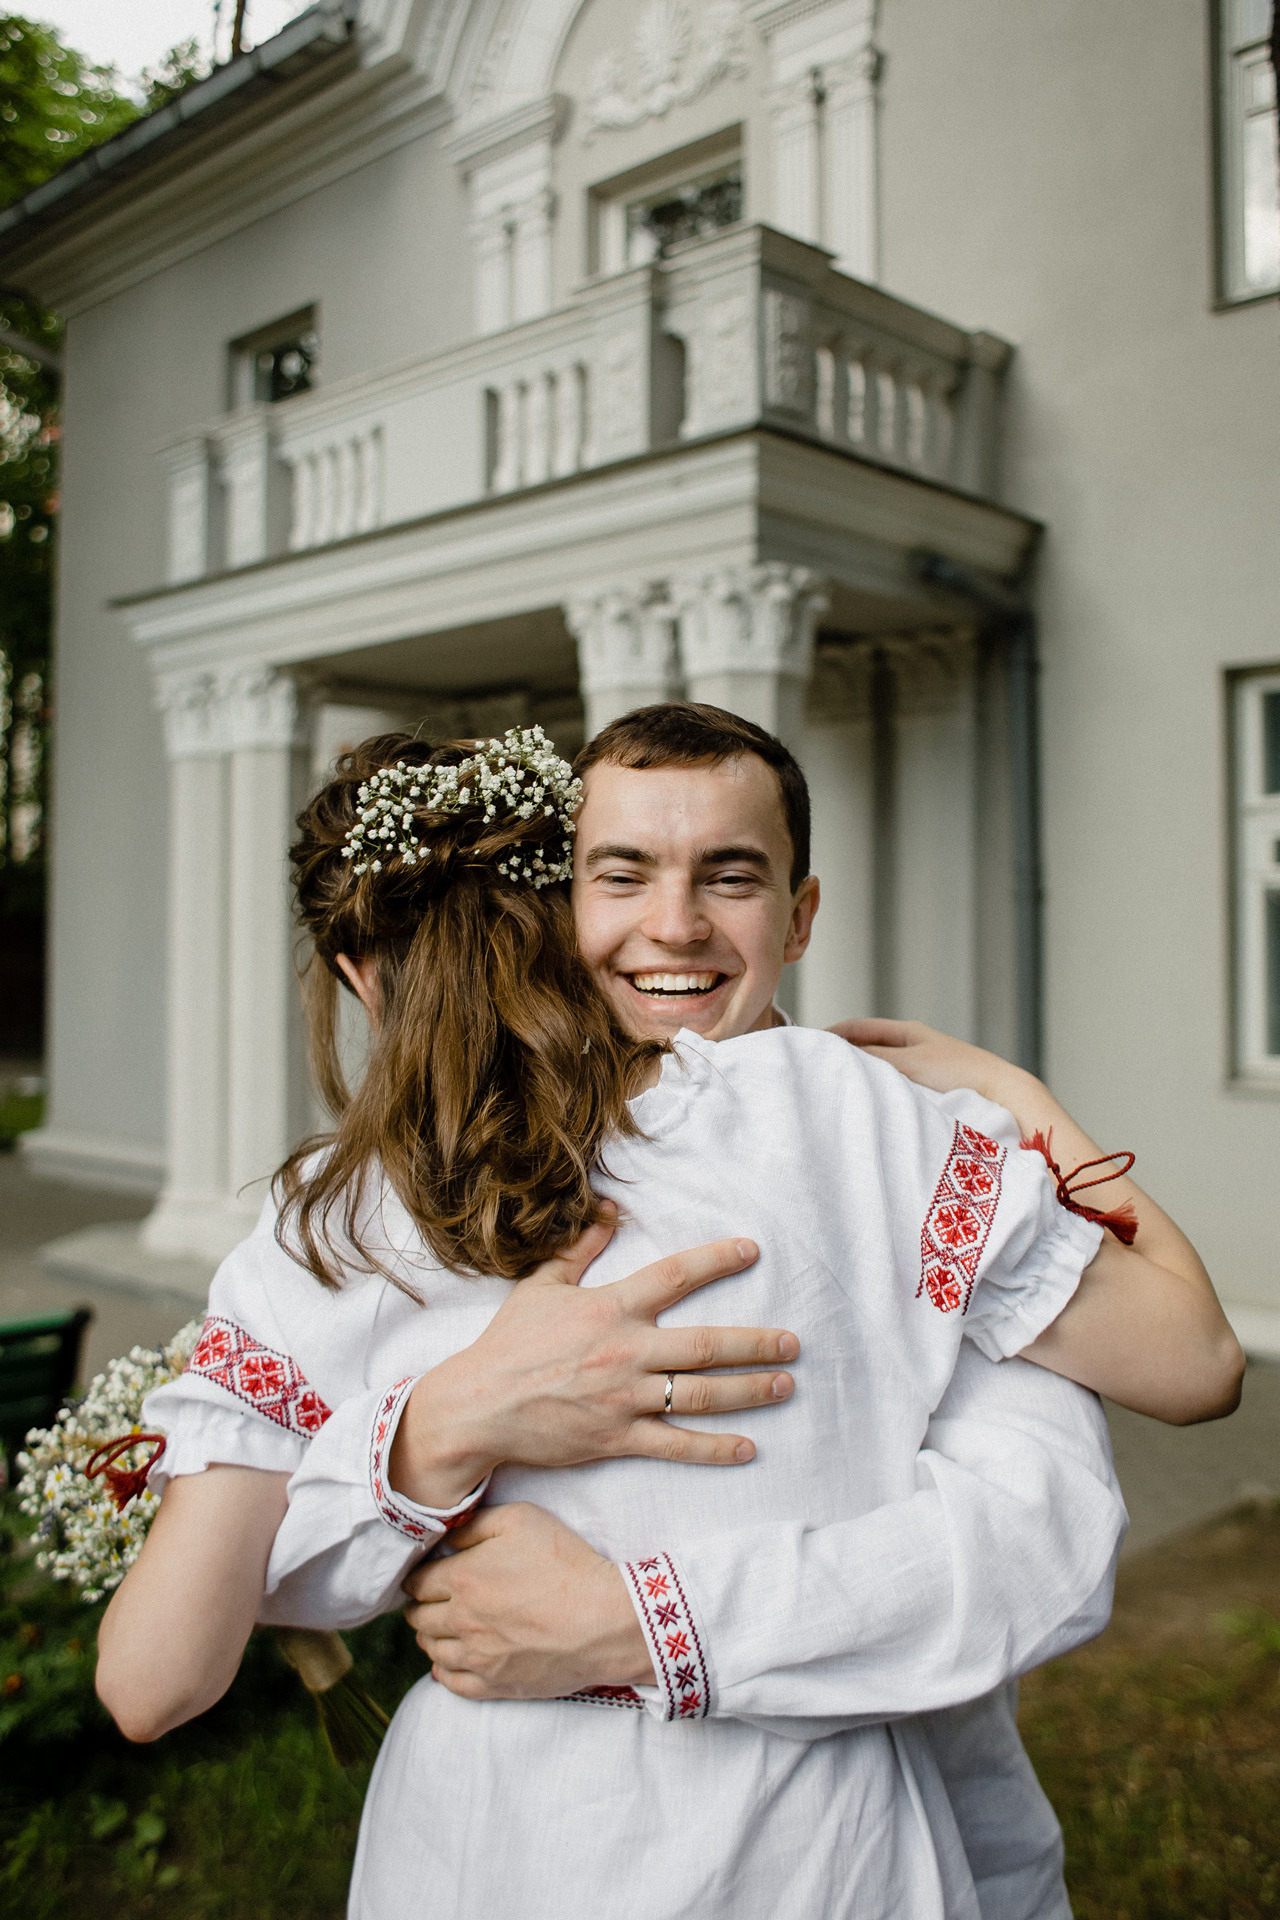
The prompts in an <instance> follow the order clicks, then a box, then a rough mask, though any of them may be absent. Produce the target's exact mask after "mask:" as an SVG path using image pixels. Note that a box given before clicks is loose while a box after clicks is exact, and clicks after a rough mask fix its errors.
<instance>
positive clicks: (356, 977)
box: [334, 953, 378, 1027]
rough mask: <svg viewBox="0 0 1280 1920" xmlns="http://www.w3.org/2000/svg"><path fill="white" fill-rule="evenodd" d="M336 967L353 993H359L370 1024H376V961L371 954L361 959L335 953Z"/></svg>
mask: <svg viewBox="0 0 1280 1920" xmlns="http://www.w3.org/2000/svg"><path fill="white" fill-rule="evenodd" d="M334 957H335V959H336V960H337V962H338V967H339V969H340V971H341V973H342V975H343V978H344V979H345V980H346V983H347V985H348V986H349V987H350V988H351V990H352V992H353V993H356V994H358V995H359V997H360V999H361V1001H362V1002H363V1003H364V1010H365V1012H366V1013H367V1014H368V1016H369V1021H370V1024H371V1025H372V1026H374V1027H376V1026H377V1024H378V963H377V961H376V960H375V959H374V958H373V956H372V954H366V955H365V957H364V959H363V960H353V959H351V957H350V955H349V954H345V953H339V954H336V955H335V956H334Z"/></svg>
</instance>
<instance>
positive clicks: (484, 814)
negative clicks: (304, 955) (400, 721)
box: [290, 727, 581, 970]
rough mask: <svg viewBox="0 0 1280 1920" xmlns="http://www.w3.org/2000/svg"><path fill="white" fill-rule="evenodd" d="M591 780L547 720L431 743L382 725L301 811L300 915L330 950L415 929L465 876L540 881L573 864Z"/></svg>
mask: <svg viewBox="0 0 1280 1920" xmlns="http://www.w3.org/2000/svg"><path fill="white" fill-rule="evenodd" d="M580 797H581V786H580V783H579V782H577V781H576V780H575V779H574V777H573V772H572V769H571V768H570V767H569V766H568V764H567V763H566V762H565V761H564V760H562V759H560V758H559V757H558V756H557V755H556V753H555V750H554V748H553V747H552V746H551V743H550V742H549V741H548V740H547V738H546V736H545V735H544V734H543V732H542V730H541V729H540V728H537V727H531V728H523V729H519V728H513V729H511V730H510V731H509V732H508V733H507V734H506V736H505V737H504V738H503V739H502V740H482V741H476V740H453V741H449V742H447V743H446V744H444V745H442V746H440V747H437V748H434V749H432V748H431V747H429V746H428V745H427V744H426V743H425V742H424V741H421V740H418V739H415V738H414V737H413V736H412V735H411V734H403V733H387V734H377V735H375V736H374V737H373V738H371V739H369V740H365V741H362V742H361V744H360V745H359V746H358V747H353V748H351V749H350V750H349V751H348V752H346V753H344V754H343V755H342V756H341V757H340V759H339V760H338V762H337V765H336V767H335V769H334V773H333V776H332V778H331V779H330V780H329V781H328V782H327V783H326V785H325V786H324V787H323V788H322V789H321V790H320V792H319V793H318V794H317V795H316V796H315V798H314V799H313V800H312V801H311V803H310V805H309V806H307V807H306V808H304V810H303V812H302V813H301V814H300V815H299V816H298V830H299V837H298V839H297V840H296V841H295V843H294V845H293V846H292V847H291V848H290V860H291V863H292V868H293V877H294V886H295V893H296V898H297V906H298V913H299V918H300V919H301V921H302V923H303V925H304V926H305V927H306V929H307V931H308V932H309V933H310V935H311V938H312V940H313V942H314V944H315V948H316V951H317V953H318V954H319V955H320V957H321V958H322V959H323V960H324V961H325V963H326V964H327V965H328V966H329V967H330V969H331V970H336V968H335V961H336V956H337V955H338V954H339V953H346V954H349V955H351V956H352V957H357V956H359V955H361V954H363V953H365V952H367V951H368V950H369V949H370V948H371V947H375V946H382V945H386V944H392V945H396V944H399V943H400V942H402V941H403V940H405V939H406V938H411V937H412V935H413V932H414V930H415V928H416V926H417V924H418V921H419V919H420V918H421V914H422V911H423V908H424V906H425V904H426V902H427V901H428V900H430V899H432V898H434V897H436V896H438V895H439V894H440V893H441V892H442V891H444V890H445V889H446V888H448V887H451V886H454V885H456V884H458V883H459V882H460V881H463V880H467V881H470V882H471V883H472V884H475V885H480V886H498V887H510V886H512V885H517V886H520V885H531V886H533V887H534V888H541V887H543V886H546V885H551V884H554V883H556V882H558V881H562V880H567V879H568V878H569V877H570V875H571V873H572V844H573V843H572V834H573V810H574V809H575V808H576V806H577V804H578V800H579V799H580Z"/></svg>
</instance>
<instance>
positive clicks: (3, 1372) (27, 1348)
mask: <svg viewBox="0 0 1280 1920" xmlns="http://www.w3.org/2000/svg"><path fill="white" fill-rule="evenodd" d="M92 1318H93V1310H92V1308H90V1307H75V1308H72V1309H71V1310H69V1311H64V1312H62V1313H38V1314H34V1315H33V1316H32V1317H31V1319H29V1320H0V1452H3V1453H4V1455H5V1457H6V1459H7V1461H8V1463H9V1477H10V1479H11V1480H12V1478H13V1462H14V1456H15V1455H16V1454H19V1453H21V1451H22V1447H23V1442H24V1441H25V1439H26V1437H27V1432H28V1430H29V1429H30V1428H31V1427H50V1426H52V1425H53V1422H54V1418H55V1416H56V1414H57V1411H58V1408H59V1407H60V1406H61V1405H62V1403H63V1401H64V1400H65V1399H66V1397H67V1395H68V1394H69V1393H70V1391H71V1389H72V1388H73V1387H74V1385H75V1383H76V1377H77V1375H78V1373H79V1371H80V1348H81V1346H82V1344H83V1342H84V1330H85V1328H86V1327H87V1326H88V1324H89V1322H90V1321H91V1320H92Z"/></svg>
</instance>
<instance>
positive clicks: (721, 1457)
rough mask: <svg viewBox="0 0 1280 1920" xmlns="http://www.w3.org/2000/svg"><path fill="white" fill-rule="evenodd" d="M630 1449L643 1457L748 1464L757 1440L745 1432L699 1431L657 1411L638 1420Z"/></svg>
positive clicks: (707, 1463) (694, 1463)
mask: <svg viewBox="0 0 1280 1920" xmlns="http://www.w3.org/2000/svg"><path fill="white" fill-rule="evenodd" d="M627 1451H628V1453H630V1454H635V1455H638V1456H639V1457H641V1458H642V1459H648V1460H679V1461H680V1462H682V1463H683V1464H684V1465H685V1466H691V1467H744V1466H746V1464H747V1462H748V1461H749V1460H754V1459H755V1457H756V1449H755V1442H754V1441H753V1440H748V1439H747V1438H746V1436H745V1435H744V1434H741V1433H695V1432H694V1431H693V1429H692V1428H691V1427H676V1426H673V1425H672V1424H671V1422H670V1421H669V1420H663V1419H661V1418H659V1417H658V1416H656V1415H650V1416H648V1417H647V1418H646V1419H642V1420H637V1421H635V1422H634V1424H633V1426H632V1428H631V1432H630V1435H629V1436H628V1446H627Z"/></svg>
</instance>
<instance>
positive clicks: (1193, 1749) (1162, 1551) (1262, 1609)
mask: <svg viewBox="0 0 1280 1920" xmlns="http://www.w3.org/2000/svg"><path fill="white" fill-rule="evenodd" d="M1277 1614H1280V1509H1278V1508H1276V1507H1272V1506H1267V1507H1254V1508H1242V1509H1240V1510H1239V1511H1238V1512H1236V1513H1234V1514H1231V1515H1228V1516H1226V1517H1225V1518H1224V1519H1223V1520H1220V1521H1217V1522H1215V1523H1213V1524H1212V1525H1210V1526H1208V1527H1205V1528H1202V1529H1200V1530H1198V1531H1197V1532H1195V1533H1193V1534H1189V1535H1184V1536H1182V1537H1181V1538H1180V1539H1179V1540H1176V1541H1173V1542H1169V1543H1166V1544H1164V1545H1161V1546H1157V1547H1154V1548H1151V1549H1149V1550H1148V1551H1147V1552H1145V1553H1142V1554H1135V1555H1134V1557H1133V1559H1132V1560H1130V1561H1126V1562H1125V1563H1124V1566H1123V1568H1122V1571H1121V1576H1120V1581H1119V1583H1118V1591H1117V1595H1116V1609H1115V1616H1114V1619H1113V1621H1112V1624H1111V1626H1110V1628H1109V1629H1108V1630H1107V1632H1106V1633H1105V1634H1104V1635H1103V1636H1102V1638H1101V1639H1100V1640H1097V1641H1095V1642H1094V1644H1093V1645H1092V1646H1091V1647H1085V1648H1082V1649H1081V1650H1080V1652H1078V1653H1073V1654H1069V1655H1068V1656H1067V1657H1066V1658H1065V1659H1063V1660H1056V1661H1054V1662H1053V1663H1052V1664H1051V1665H1050V1666H1047V1667H1042V1668H1041V1669H1040V1670H1039V1671H1038V1672H1037V1673H1033V1674H1030V1675H1028V1677H1027V1678H1026V1679H1025V1680H1024V1681H1023V1683H1022V1700H1021V1713H1020V1716H1019V1718H1020V1721H1021V1726H1022V1736H1023V1739H1024V1740H1025V1741H1026V1744H1027V1748H1028V1751H1029V1752H1030V1754H1031V1757H1032V1759H1033V1760H1034V1762H1035V1765H1036V1770H1037V1772H1038V1773H1039V1775H1040V1779H1041V1782H1042V1783H1043V1785H1044V1788H1045V1791H1046V1792H1047V1793H1048V1795H1049V1798H1050V1799H1051V1800H1052V1802H1053V1804H1054V1806H1055V1807H1056V1809H1057V1812H1058V1817H1059V1819H1060V1820H1061V1821H1062V1825H1063V1831H1064V1833H1065V1835H1066V1842H1067V1884H1068V1886H1069V1888H1070V1890H1071V1898H1072V1904H1073V1906H1074V1908H1075V1912H1076V1916H1077V1920H1255V1916H1262V1915H1271V1914H1280V1625H1278V1624H1277V1620H1276V1615H1277Z"/></svg>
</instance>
